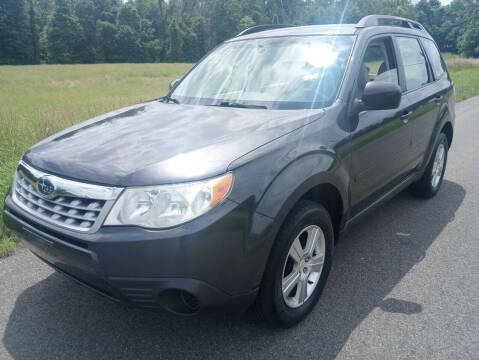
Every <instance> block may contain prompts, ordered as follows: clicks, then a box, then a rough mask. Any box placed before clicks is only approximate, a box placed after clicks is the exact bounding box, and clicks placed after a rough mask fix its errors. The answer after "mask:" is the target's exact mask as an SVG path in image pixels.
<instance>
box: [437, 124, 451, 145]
mask: <svg viewBox="0 0 479 360" xmlns="http://www.w3.org/2000/svg"><path fill="white" fill-rule="evenodd" d="M440 133H443V134H444V135H446V137H447V142H448V145H449V147H451V145H452V140H453V138H454V128H453V127H452V124H451V122H450V121H447V122H446V123H445V124H444V125H443V126H442V128H441V131H440Z"/></svg>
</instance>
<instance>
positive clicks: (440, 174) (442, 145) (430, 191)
mask: <svg viewBox="0 0 479 360" xmlns="http://www.w3.org/2000/svg"><path fill="white" fill-rule="evenodd" d="M448 150H449V143H448V141H447V137H446V135H445V134H444V133H441V135H439V139H438V141H437V144H436V147H435V149H434V152H433V155H432V156H431V159H430V160H429V163H428V165H427V167H426V170H425V171H424V174H423V175H422V177H421V179H419V181H417V182H415V183H413V184H412V185H411V191H412V193H413V195H415V196H417V197H420V198H424V199H429V198H432V197H433V196H435V195H436V194H437V192H438V191H439V189H440V188H441V185H442V181H443V179H444V172H445V171H446V165H447V152H448ZM441 153H442V154H443V155H442V156H443V158H442V160H441V159H438V157H441ZM436 161H440V163H438V164H439V166H441V168H440V169H439V170H438V168H437V165H435V162H436ZM441 164H442V165H441Z"/></svg>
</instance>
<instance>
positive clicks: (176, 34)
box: [166, 18, 185, 62]
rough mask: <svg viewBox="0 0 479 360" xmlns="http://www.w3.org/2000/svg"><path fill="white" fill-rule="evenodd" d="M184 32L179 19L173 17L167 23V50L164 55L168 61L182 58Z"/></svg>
mask: <svg viewBox="0 0 479 360" xmlns="http://www.w3.org/2000/svg"><path fill="white" fill-rule="evenodd" d="M184 38H185V32H184V31H183V29H182V28H181V25H180V20H178V19H177V18H173V19H172V20H171V22H170V25H168V40H169V41H168V51H167V54H166V57H167V59H168V61H172V62H174V61H182V60H183V44H184V42H185V40H184Z"/></svg>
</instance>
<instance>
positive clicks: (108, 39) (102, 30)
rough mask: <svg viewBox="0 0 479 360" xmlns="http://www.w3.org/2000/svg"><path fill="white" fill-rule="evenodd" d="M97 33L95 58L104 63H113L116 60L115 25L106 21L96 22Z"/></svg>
mask: <svg viewBox="0 0 479 360" xmlns="http://www.w3.org/2000/svg"><path fill="white" fill-rule="evenodd" d="M96 31H97V35H96V38H97V41H98V47H97V58H99V59H103V61H105V62H114V61H115V60H116V59H117V48H118V45H117V29H116V25H115V24H112V23H111V22H108V21H103V20H98V21H97V24H96Z"/></svg>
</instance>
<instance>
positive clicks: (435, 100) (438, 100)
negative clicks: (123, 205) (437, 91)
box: [434, 95, 442, 105]
mask: <svg viewBox="0 0 479 360" xmlns="http://www.w3.org/2000/svg"><path fill="white" fill-rule="evenodd" d="M441 101H442V96H441V95H438V96H436V97H435V98H434V102H435V103H436V104H438V105H439V104H440V103H441Z"/></svg>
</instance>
